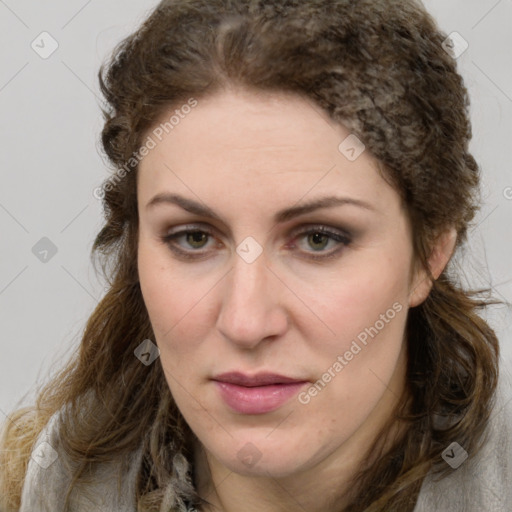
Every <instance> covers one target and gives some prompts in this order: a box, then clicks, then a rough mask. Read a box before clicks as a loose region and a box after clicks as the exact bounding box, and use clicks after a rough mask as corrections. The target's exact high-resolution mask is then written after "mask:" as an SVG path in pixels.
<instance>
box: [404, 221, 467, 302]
mask: <svg viewBox="0 0 512 512" xmlns="http://www.w3.org/2000/svg"><path fill="white" fill-rule="evenodd" d="M456 242H457V231H456V229H455V228H453V227H452V228H450V229H448V230H446V231H444V232H443V233H441V235H439V236H438V238H437V240H436V242H435V244H434V246H433V248H432V251H431V253H430V256H429V258H428V265H429V268H430V272H431V274H432V277H433V278H434V280H436V279H437V278H438V277H439V276H440V275H441V273H442V272H443V270H444V269H445V267H446V265H447V264H448V262H449V261H450V258H451V257H452V255H453V252H454V249H455V245H456ZM432 284H433V283H432V280H431V279H430V277H429V276H428V275H427V272H426V271H425V269H423V268H421V269H419V270H418V271H417V272H416V276H415V279H414V282H413V285H412V286H411V290H410V292H409V307H411V308H412V307H415V306H418V305H419V304H421V303H422V302H423V301H424V300H425V299H426V298H427V297H428V294H429V293H430V290H431V289H432Z"/></svg>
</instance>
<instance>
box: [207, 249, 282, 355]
mask: <svg viewBox="0 0 512 512" xmlns="http://www.w3.org/2000/svg"><path fill="white" fill-rule="evenodd" d="M267 265H268V263H267V259H266V258H265V256H264V253H263V254H261V255H260V256H259V257H258V258H257V259H256V260H255V261H253V262H252V263H247V262H246V261H245V260H244V259H243V258H241V257H239V256H238V255H235V258H234V264H233V268H232V270H231V272H229V273H228V275H227V276H226V279H225V280H224V287H223V288H222V303H221V309H220V312H219V316H218V319H217V328H218V330H219V332H220V333H221V334H222V335H223V336H224V337H225V338H226V339H227V340H229V341H230V342H231V343H234V344H236V345H237V346H239V347H240V348H244V349H254V348H256V347H257V346H258V344H260V343H261V342H262V341H264V340H267V341H268V339H270V338H271V339H274V338H276V337H279V336H280V335H283V333H284V332H286V329H287V326H288V318H287V314H286V311H285V309H284V305H283V304H282V303H281V301H280V299H281V297H282V296H283V288H284V284H283V283H282V282H281V281H280V280H279V279H278V278H277V277H276V275H274V273H273V271H272V270H271V269H270V268H269V267H268V266H267Z"/></svg>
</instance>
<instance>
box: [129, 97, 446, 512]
mask: <svg viewBox="0 0 512 512" xmlns="http://www.w3.org/2000/svg"><path fill="white" fill-rule="evenodd" d="M174 109H175V107H174V108H172V109H169V112H166V113H165V115H163V116H162V120H165V119H169V117H170V115H171V114H172V112H173V111H174ZM157 124H158V123H157ZM148 134H151V131H148ZM349 134H350V133H349V131H347V129H346V128H345V127H344V126H342V125H340V124H337V123H335V122H334V121H332V120H331V119H330V118H329V117H328V116H327V114H325V113H324V112H323V111H321V109H320V108H319V107H317V106H316V105H314V104H313V103H311V102H309V101H308V100H306V99H304V98H302V97H299V96H295V95H292V94H288V93H255V92H251V91H248V90H242V89H226V90H223V91H222V92H220V93H216V94H215V95H213V96H210V97H207V98H202V99H198V105H197V106H196V107H195V108H194V109H192V111H191V112H190V113H189V114H187V116H185V118H184V119H182V120H180V123H179V124H178V125H177V126H175V127H174V129H173V130H172V131H170V132H169V133H168V134H167V135H166V136H164V137H163V138H162V141H161V142H159V143H158V144H157V145H156V147H155V148H154V149H152V150H151V151H150V152H149V154H148V155H147V156H146V157H145V158H144V159H143V161H142V162H141V164H140V166H139V174H138V183H137V194H138V208H139V220H140V226H139V228H140V230H139V245H138V269H139V277H140V284H141V289H142V293H143V297H144V301H145V304H146V307H147V309H148V312H149V316H150V320H151V323H152V326H153V330H154V333H155V337H156V344H157V345H158V347H159V349H160V362H161V364H162V367H163V369H164V372H165V376H166V379H167V382H168V385H169V387H170V389H171V392H172V394H173V396H174V398H175V400H176V402H177V404H178V407H179V408H180V411H181V412H182V414H183V416H184V417H185V419H186V421H187V422H188V424H189V425H190V426H191V428H192V430H193V431H194V432H195V434H196V435H197V437H198V439H199V440H200V443H198V445H197V447H196V454H195V478H196V480H197V487H198V489H199V492H200V494H201V495H202V496H203V497H204V498H206V499H207V500H208V501H209V502H210V503H211V506H208V507H207V508H205V509H204V510H215V511H223V512H235V511H237V512H238V511H239V510H244V511H246V512H251V511H256V510H257V511H259V512H261V511H263V512H275V511H288V510H302V508H300V507H303V509H304V510H307V511H308V512H315V511H320V510H322V511H325V510H333V508H332V507H333V506H334V505H333V503H336V509H339V508H340V507H342V506H343V505H344V504H345V503H346V501H347V499H348V491H349V488H348V484H347V482H348V480H349V478H350V477H351V476H352V475H354V472H355V471H356V469H357V467H358V464H360V463H361V459H362V457H363V456H364V450H365V449H366V448H367V447H368V446H369V444H370V443H371V442H372V441H373V440H374V439H375V438H376V436H377V435H378V432H379V429H380V428H381V427H382V425H383V423H384V421H385V420H386V419H387V418H388V417H389V415H390V412H391V410H392V408H393V407H394V406H395V405H396V403H397V400H398V397H399V396H400V393H401V392H402V390H403V388H404V383H405V367H406V357H407V354H406V344H405V342H404V329H405V322H406V318H407V311H408V309H409V308H410V307H414V306H416V305H418V304H420V303H421V302H422V301H423V300H425V298H426V297H427V295H428V293H429V291H430V288H431V283H430V282H429V281H428V279H426V277H425V273H424V272H423V271H421V270H416V269H415V262H414V258H413V250H412V238H411V236H412V230H411V226H410V223H409V220H408V217H407V212H406V211H405V210H404V209H403V208H402V205H401V202H400V198H399V195H398V193H397V192H396V191H395V190H394V189H393V188H392V187H391V186H390V185H388V183H387V182H386V181H384V179H383V178H382V177H381V175H380V174H379V172H378V169H377V161H376V160H375V158H374V157H373V156H372V155H371V154H370V152H369V151H368V150H366V151H364V152H363V153H362V154H361V155H360V156H359V157H358V158H357V159H356V160H355V161H353V162H351V161H349V160H348V159H347V158H346V157H345V156H344V155H343V154H342V153H341V152H340V151H339V150H338V146H339V144H340V143H341V142H342V141H343V140H344V139H345V138H346V137H347V136H348V135H349ZM160 193H175V194H180V195H183V196H185V197H186V198H189V199H192V200H195V201H198V202H200V203H202V204H204V205H207V206H208V207H210V208H211V209H212V210H214V211H215V212H216V213H217V214H218V215H219V216H220V217H221V218H222V219H223V220H222V221H218V220H216V219H211V218H208V217H203V216H198V215H196V214H192V213H189V212H187V211H185V210H184V209H182V208H180V207H179V206H177V205H174V204H164V203H160V204H157V205H153V206H149V207H148V206H147V204H148V203H149V202H150V200H151V199H152V198H153V197H154V196H155V195H157V194H160ZM329 195H338V196H343V197H349V198H355V199H360V200H362V201H365V202H367V203H369V205H370V206H371V209H365V208H361V207H359V206H356V205H351V204H345V205H341V206H335V207H331V208H323V209H319V210H316V211H314V212H311V213H308V214H305V215H302V216H300V217H297V218H294V219H291V220H287V221H286V222H282V223H278V224H276V223H275V222H274V221H273V215H274V213H275V212H277V211H278V210H281V209H284V208H287V207H291V206H297V205H302V204H303V203H304V202H306V201H310V200H313V199H317V198H320V197H323V196H329ZM198 224H199V225H198ZM308 224H314V225H315V226H316V227H318V225H320V226H326V227H327V228H330V229H331V230H334V231H336V230H347V231H348V232H349V233H350V234H351V240H350V243H348V244H343V243H340V242H336V241H335V240H334V239H331V238H329V237H328V236H327V237H322V236H320V235H317V236H316V237H314V236H308V235H307V234H300V233H296V231H304V230H307V229H308V228H309V227H311V226H308ZM190 225H192V227H193V228H195V229H203V230H204V229H205V228H206V229H208V228H209V229H210V230H211V231H212V235H211V236H205V237H204V238H201V237H200V236H199V237H198V238H195V239H194V238H191V237H190V236H189V237H187V236H185V235H183V236H181V237H179V238H178V239H175V240H174V242H173V243H174V246H177V247H179V248H181V249H182V250H183V251H187V252H189V253H194V254H197V253H200V254H202V257H200V258H198V259H190V260H186V259H184V258H182V257H180V256H178V255H177V254H175V253H174V252H173V251H172V250H171V249H170V245H171V244H172V242H169V244H166V243H165V242H163V241H162V238H163V237H164V236H165V235H166V234H169V233H170V232H173V233H176V232H178V231H181V230H182V229H189V231H190ZM180 228H181V229H180ZM249 236H251V237H253V238H254V239H255V240H256V241H257V242H258V244H259V245H260V246H261V247H262V249H263V252H262V254H261V255H260V256H259V257H258V258H256V260H255V261H253V262H252V263H248V262H247V261H245V260H244V259H243V258H242V257H241V256H239V254H238V253H237V251H236V249H237V246H239V244H241V242H242V241H244V239H245V238H246V237H249ZM454 244H455V234H454V231H453V230H447V232H446V233H444V234H443V235H442V236H441V237H440V238H439V240H438V243H437V245H436V246H435V247H434V250H433V252H432V256H431V259H430V264H431V270H432V272H433V274H434V276H435V277H437V276H438V275H439V274H440V273H441V271H442V269H443V268H444V266H445V265H446V263H447V262H448V260H449V258H450V256H451V253H452V250H453V247H454ZM338 250H339V252H336V256H334V257H333V258H331V259H327V258H324V259H323V260H318V261H315V260H313V259H311V258H310V256H312V255H313V256H315V255H316V256H319V255H321V254H329V253H334V252H335V251H338ZM394 303H398V304H399V305H401V306H402V307H401V311H400V312H398V313H396V315H394V318H393V319H391V320H389V321H388V322H386V323H385V326H384V327H383V328H382V329H380V330H379V332H378V334H377V335H376V336H374V337H373V338H369V341H368V343H367V345H366V346H364V347H363V348H362V350H361V351H360V352H359V353H357V355H355V356H354V357H353V359H352V360H351V361H349V362H348V364H347V365H346V366H344V367H343V369H342V371H339V372H338V373H336V374H335V375H336V376H335V377H334V378H332V379H331V381H330V382H329V383H328V384H327V385H326V386H325V388H324V389H323V390H322V391H321V392H319V393H318V394H317V395H316V396H314V397H311V400H310V401H309V402H308V403H307V404H304V403H301V402H300V401H299V400H298V398H297V397H295V396H294V397H292V398H291V399H290V400H289V401H288V402H286V403H285V404H284V405H282V406H281V407H280V408H278V409H277V410H275V411H273V412H270V413H265V414H259V415H254V414H253V415H247V414H241V413H237V412H234V411H232V410H231V409H230V408H229V407H228V406H227V405H226V403H225V402H224V401H223V400H222V398H221V397H220V394H219V392H218V390H217V388H216V386H215V384H214V383H213V382H212V381H211V380H210V379H211V378H212V377H213V376H214V375H218V374H220V373H223V372H227V371H234V370H238V371H241V372H243V373H246V374H250V375H254V374H255V373H258V372H261V371H268V372H273V373H279V374H282V375H287V376H290V377H294V378H299V379H301V380H307V381H309V382H310V385H309V387H310V386H311V385H312V383H314V382H316V381H318V380H319V379H321V378H322V375H323V374H325V372H326V371H327V370H328V369H329V368H332V366H333V363H334V362H335V361H336V360H337V358H338V356H340V355H343V354H345V353H346V351H347V350H349V348H350V346H351V343H352V342H353V341H354V340H356V339H357V336H358V334H360V333H361V332H362V331H364V329H365V328H368V327H370V326H374V325H375V324H376V321H377V320H379V318H381V317H380V315H381V314H385V313H386V311H387V310H389V309H390V308H392V305H393V304H394ZM360 345H361V344H360ZM304 389H305V390H307V389H308V386H305V388H304ZM248 443H251V444H248ZM241 450H242V451H241ZM248 451H249V455H251V454H252V455H253V459H252V463H250V464H248V463H247V459H246V460H245V462H244V460H241V459H242V457H240V455H239V454H240V453H245V454H247V452H248ZM212 482H215V484H216V486H214V485H212ZM329 507H331V508H329Z"/></svg>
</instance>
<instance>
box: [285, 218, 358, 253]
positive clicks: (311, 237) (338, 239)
mask: <svg viewBox="0 0 512 512" xmlns="http://www.w3.org/2000/svg"><path fill="white" fill-rule="evenodd" d="M297 238H299V239H303V240H304V241H305V242H306V244H307V247H309V248H312V249H313V251H308V250H306V251H304V252H305V253H306V256H304V257H306V258H310V259H314V260H320V259H327V258H332V257H335V256H337V255H338V254H339V252H340V251H341V250H342V249H343V247H344V246H348V245H350V244H351V242H352V238H351V235H350V233H348V232H347V231H345V230H343V231H342V230H337V229H336V230H334V229H331V228H328V227H327V226H312V227H310V228H309V229H307V230H303V231H299V232H296V233H295V234H294V239H293V241H292V244H294V243H295V241H296V240H297ZM331 242H332V243H331ZM329 243H331V246H332V247H333V250H331V251H325V250H324V249H326V248H327V247H328V246H329ZM294 246H295V245H292V247H294ZM287 247H290V245H288V246H287ZM314 253H317V254H314Z"/></svg>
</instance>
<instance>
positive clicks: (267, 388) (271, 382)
mask: <svg viewBox="0 0 512 512" xmlns="http://www.w3.org/2000/svg"><path fill="white" fill-rule="evenodd" d="M212 380H213V381H214V383H215V385H216V387H217V389H218V391H219V394H220V396H221V398H222V399H223V400H224V402H225V403H226V405H227V406H228V407H229V408H230V409H232V410H233V411H235V412H238V413H241V414H265V413H267V412H271V411H274V410H276V409H278V408H279V407H281V406H282V405H284V404H285V403H286V402H287V401H288V400H289V399H290V398H291V397H292V396H293V395H296V394H297V393H298V392H299V391H300V389H301V388H302V387H303V386H304V385H306V384H307V383H308V381H307V380H303V379H302V380H301V379H294V378H292V377H287V376H284V375H278V374H275V373H259V374H257V375H253V376H249V375H245V374H243V373H240V372H229V373H223V374H221V375H217V376H216V377H214V378H213V379H212Z"/></svg>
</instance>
